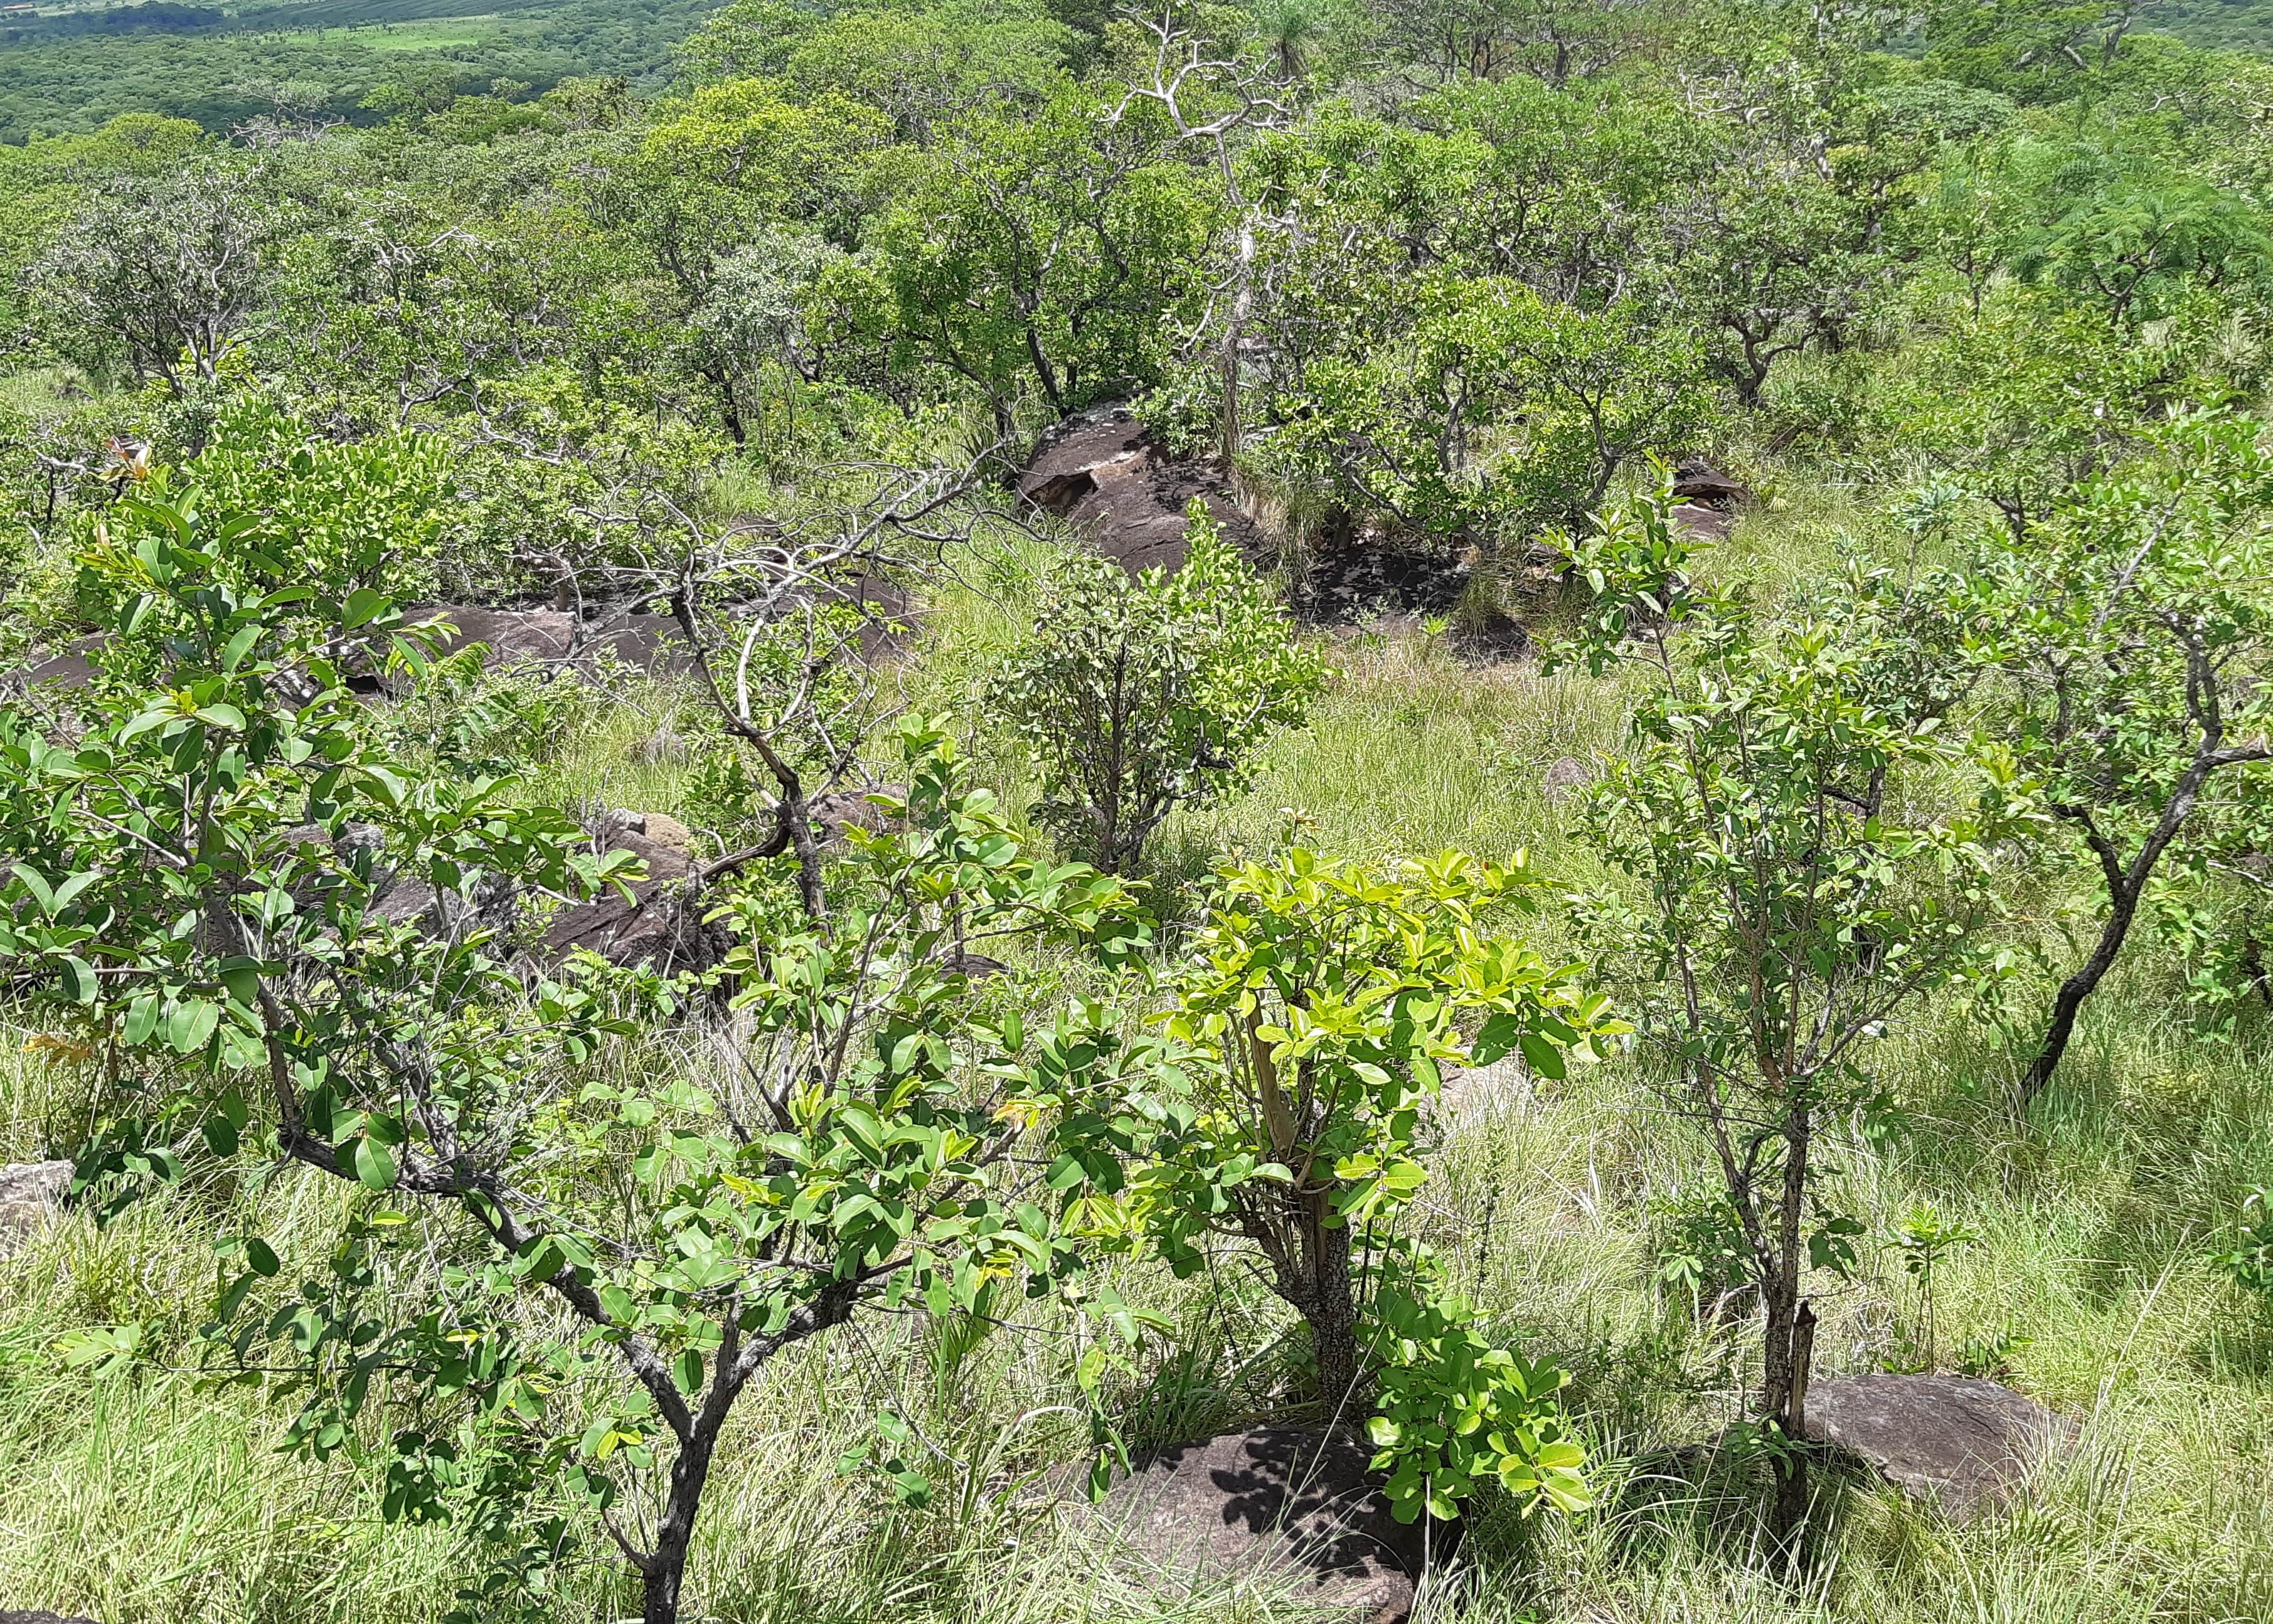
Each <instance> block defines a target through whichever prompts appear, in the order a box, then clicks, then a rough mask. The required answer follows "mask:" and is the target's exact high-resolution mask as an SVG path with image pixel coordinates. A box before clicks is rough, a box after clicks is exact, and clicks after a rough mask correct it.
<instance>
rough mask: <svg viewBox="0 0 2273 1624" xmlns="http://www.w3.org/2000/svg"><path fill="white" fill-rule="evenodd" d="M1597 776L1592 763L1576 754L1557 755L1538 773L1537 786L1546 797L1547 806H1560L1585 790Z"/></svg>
mask: <svg viewBox="0 0 2273 1624" xmlns="http://www.w3.org/2000/svg"><path fill="white" fill-rule="evenodd" d="M1597 776H1599V774H1598V773H1597V772H1596V770H1595V767H1594V763H1593V762H1591V761H1587V760H1580V759H1579V757H1577V756H1557V757H1556V758H1555V760H1552V761H1550V762H1549V763H1548V765H1547V770H1546V771H1545V772H1544V773H1542V774H1541V775H1540V779H1539V788H1540V790H1541V792H1542V793H1543V794H1544V795H1545V796H1546V797H1547V804H1548V805H1549V806H1560V805H1563V804H1564V802H1565V801H1568V800H1572V799H1573V798H1575V797H1578V796H1579V795H1582V794H1584V793H1585V792H1586V789H1587V785H1589V784H1591V783H1593V782H1594V780H1595V778H1596V777H1597Z"/></svg>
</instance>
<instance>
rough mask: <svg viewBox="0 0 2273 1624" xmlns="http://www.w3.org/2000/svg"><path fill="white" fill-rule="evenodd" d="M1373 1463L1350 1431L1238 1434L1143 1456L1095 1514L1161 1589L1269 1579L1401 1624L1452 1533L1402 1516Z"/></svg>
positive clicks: (1360, 1615)
mask: <svg viewBox="0 0 2273 1624" xmlns="http://www.w3.org/2000/svg"><path fill="white" fill-rule="evenodd" d="M1371 1456H1372V1451H1371V1450H1369V1448H1367V1447H1366V1446H1365V1445H1364V1444H1362V1443H1361V1442H1360V1441H1358V1440H1356V1439H1355V1438H1353V1437H1351V1436H1350V1435H1349V1434H1347V1433H1340V1432H1324V1433H1322V1432H1314V1431H1309V1430H1303V1429H1296V1428H1290V1427H1273V1426H1265V1427H1257V1428H1255V1429H1253V1430H1251V1431H1249V1432H1243V1433H1225V1434H1223V1435H1221V1436H1220V1437H1216V1438H1209V1439H1204V1440H1202V1441H1197V1442H1194V1443H1185V1444H1176V1445H1173V1446H1171V1447H1169V1448H1164V1449H1155V1450H1152V1451H1149V1452H1148V1453H1146V1454H1144V1455H1143V1456H1139V1457H1137V1461H1136V1462H1135V1463H1134V1468H1135V1469H1134V1470H1133V1471H1131V1472H1129V1475H1128V1476H1126V1477H1124V1478H1122V1479H1121V1481H1120V1482H1119V1483H1116V1484H1115V1485H1114V1486H1113V1487H1112V1488H1111V1489H1110V1490H1109V1491H1108V1492H1107V1493H1106V1496H1105V1499H1104V1501H1102V1502H1101V1503H1100V1504H1099V1506H1098V1507H1097V1508H1095V1515H1097V1516H1098V1517H1099V1519H1101V1520H1102V1521H1103V1522H1104V1523H1106V1525H1107V1526H1109V1527H1111V1528H1113V1529H1114V1530H1115V1531H1116V1532H1117V1533H1118V1534H1120V1535H1121V1537H1122V1538H1124V1539H1125V1541H1126V1545H1127V1548H1128V1553H1129V1556H1130V1557H1132V1558H1133V1559H1135V1562H1136V1564H1137V1566H1138V1567H1139V1568H1140V1571H1141V1573H1142V1575H1143V1576H1144V1577H1145V1578H1146V1579H1147V1580H1148V1581H1150V1582H1151V1583H1153V1584H1154V1585H1155V1586H1156V1587H1157V1588H1159V1589H1162V1590H1169V1589H1179V1590H1189V1588H1190V1587H1191V1584H1192V1581H1193V1580H1194V1579H1195V1578H1196V1577H1197V1578H1200V1579H1203V1580H1204V1579H1222V1578H1226V1577H1230V1576H1234V1575H1247V1574H1263V1575H1272V1576H1274V1577H1277V1578H1279V1579H1280V1580H1282V1581H1283V1582H1284V1583H1287V1585H1288V1586H1289V1587H1290V1588H1291V1589H1292V1590H1293V1591H1294V1595H1295V1596H1296V1597H1297V1598H1299V1599H1300V1600H1301V1601H1302V1602H1304V1603H1306V1604H1307V1605H1309V1606H1311V1607H1314V1608H1317V1609H1318V1610H1319V1611H1321V1612H1322V1613H1328V1614H1331V1615H1336V1616H1339V1617H1340V1618H1342V1619H1344V1620H1350V1621H1351V1624H1355V1620H1366V1621H1367V1624H1399V1620H1404V1619H1405V1618H1407V1616H1408V1615H1409V1614H1410V1613H1411V1612H1412V1609H1413V1600H1414V1592H1415V1589H1416V1587H1417V1585H1418V1583H1419V1581H1420V1578H1421V1575H1422V1568H1423V1566H1424V1565H1425V1563H1426V1561H1427V1560H1428V1557H1429V1539H1430V1538H1431V1534H1432V1531H1433V1535H1434V1538H1436V1539H1437V1541H1438V1542H1439V1544H1440V1545H1441V1543H1442V1541H1443V1540H1444V1530H1443V1528H1442V1527H1441V1526H1438V1527H1437V1528H1435V1529H1434V1530H1431V1529H1430V1528H1429V1525H1427V1524H1426V1523H1399V1522H1398V1521H1397V1519H1396V1518H1395V1517H1394V1516H1393V1515H1391V1512H1390V1508H1389V1500H1388V1496H1387V1495H1385V1494H1384V1493H1382V1490H1381V1486H1380V1479H1379V1478H1377V1476H1376V1475H1375V1473H1374V1472H1373V1471H1371V1470H1370V1468H1369V1464H1368V1463H1369V1460H1370V1459H1371Z"/></svg>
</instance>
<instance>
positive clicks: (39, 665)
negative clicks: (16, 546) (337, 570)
mask: <svg viewBox="0 0 2273 1624" xmlns="http://www.w3.org/2000/svg"><path fill="white" fill-rule="evenodd" d="M106 641H108V639H107V638H106V637H104V636H102V635H101V634H98V635H96V636H94V637H82V638H77V639H74V640H72V641H71V642H69V643H66V644H64V646H63V647H61V648H58V649H56V650H55V651H54V652H53V653H51V654H49V655H47V656H46V657H45V658H43V659H40V660H36V661H34V662H32V663H31V664H30V665H27V666H25V667H24V668H23V669H21V670H16V671H11V672H10V673H9V675H8V677H7V678H6V679H5V680H4V681H0V691H9V690H12V691H14V692H19V693H31V692H36V691H40V690H46V691H48V692H66V693H67V692H77V691H78V690H79V689H82V688H86V687H91V686H93V685H94V656H95V655H97V654H99V653H100V652H101V649H102V646H103V644H104V643H105V642H106ZM0 1616H4V1615H0Z"/></svg>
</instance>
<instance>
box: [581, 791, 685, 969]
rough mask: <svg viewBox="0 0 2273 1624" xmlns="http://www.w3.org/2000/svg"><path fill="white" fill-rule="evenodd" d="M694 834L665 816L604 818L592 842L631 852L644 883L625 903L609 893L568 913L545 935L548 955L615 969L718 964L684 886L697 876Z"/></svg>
mask: <svg viewBox="0 0 2273 1624" xmlns="http://www.w3.org/2000/svg"><path fill="white" fill-rule="evenodd" d="M594 844H595V845H596V847H597V848H598V849H600V850H602V851H628V852H630V853H632V854H633V855H634V857H638V858H639V860H640V863H641V866H643V867H644V868H645V869H646V870H647V878H645V879H640V880H635V881H634V882H633V884H632V887H631V895H630V896H629V897H628V898H626V896H624V894H622V893H621V892H619V891H616V890H613V889H610V890H607V891H604V892H602V893H601V894H599V895H598V896H596V897H594V898H592V899H591V900H590V901H589V902H579V903H577V904H576V905H575V906H574V907H572V908H566V909H562V910H561V911H560V912H559V914H557V915H555V916H554V917H553V920H552V923H551V927H550V928H549V929H548V930H547V931H546V932H545V933H544V956H545V957H547V958H549V959H562V958H566V956H567V955H568V954H571V953H575V952H579V951H582V952H590V953H596V954H599V955H600V956H601V957H602V958H604V959H606V960H607V961H608V962H610V963H611V964H620V965H625V966H631V965H640V964H644V965H649V966H651V967H652V968H654V969H660V970H665V971H670V970H679V969H703V968H705V967H706V966H709V965H710V964H713V963H716V962H717V958H718V953H719V949H720V947H721V946H722V944H721V943H720V942H719V941H718V940H717V939H716V937H715V935H714V934H713V932H711V930H710V929H709V927H707V926H706V925H705V924H703V923H702V909H701V905H700V903H699V902H698V901H697V899H695V898H694V897H693V896H691V895H690V894H688V887H686V885H685V884H683V883H682V882H683V881H685V880H686V878H687V877H688V876H689V875H690V874H692V873H694V853H693V849H692V848H693V844H694V831H692V830H691V829H689V828H688V827H686V825H685V824H683V823H681V822H680V821H679V819H676V818H671V817H667V816H665V815H664V813H662V812H611V813H609V814H608V815H607V816H606V817H604V818H603V819H600V823H599V827H598V828H597V829H596V831H595V833H594Z"/></svg>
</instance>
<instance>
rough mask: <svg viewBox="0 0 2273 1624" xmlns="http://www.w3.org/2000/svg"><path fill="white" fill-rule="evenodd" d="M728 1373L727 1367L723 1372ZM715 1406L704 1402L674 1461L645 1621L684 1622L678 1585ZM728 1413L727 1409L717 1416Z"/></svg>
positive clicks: (652, 1559)
mask: <svg viewBox="0 0 2273 1624" xmlns="http://www.w3.org/2000/svg"><path fill="white" fill-rule="evenodd" d="M718 1379H719V1380H720V1381H722V1382H723V1381H724V1380H725V1379H726V1378H725V1374H724V1372H721V1373H720V1374H719V1378H718ZM710 1409H711V1406H709V1405H706V1406H705V1407H704V1413H703V1415H702V1416H701V1418H700V1419H698V1421H697V1423H696V1426H695V1428H694V1436H693V1437H691V1438H690V1439H688V1440H687V1441H686V1443H685V1444H684V1445H682V1446H681V1447H680V1448H679V1458H678V1459H677V1460H675V1461H673V1462H672V1463H671V1498H670V1499H669V1500H668V1501H665V1502H664V1514H663V1525H662V1526H661V1527H660V1528H658V1529H656V1537H655V1552H654V1554H652V1555H651V1556H649V1558H648V1560H647V1566H646V1568H644V1569H643V1570H642V1572H641V1586H642V1589H643V1591H644V1595H643V1598H642V1600H641V1613H640V1621H641V1624H679V1590H680V1588H681V1587H682V1586H683V1585H684V1583H686V1552H687V1547H688V1546H689V1545H691V1544H692V1543H693V1541H694V1514H695V1512H696V1510H697V1509H698V1508H700V1507H701V1503H702V1486H703V1485H704V1484H705V1483H706V1482H708V1481H709V1477H710V1456H711V1452H712V1451H713V1450H714V1449H715V1448H716V1447H717V1443H718V1429H717V1427H716V1426H715V1425H706V1423H709V1421H710V1415H709V1411H710ZM724 1418H725V1417H724V1411H723V1409H722V1410H721V1411H720V1413H719V1415H718V1419H719V1420H721V1421H723V1420H724Z"/></svg>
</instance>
